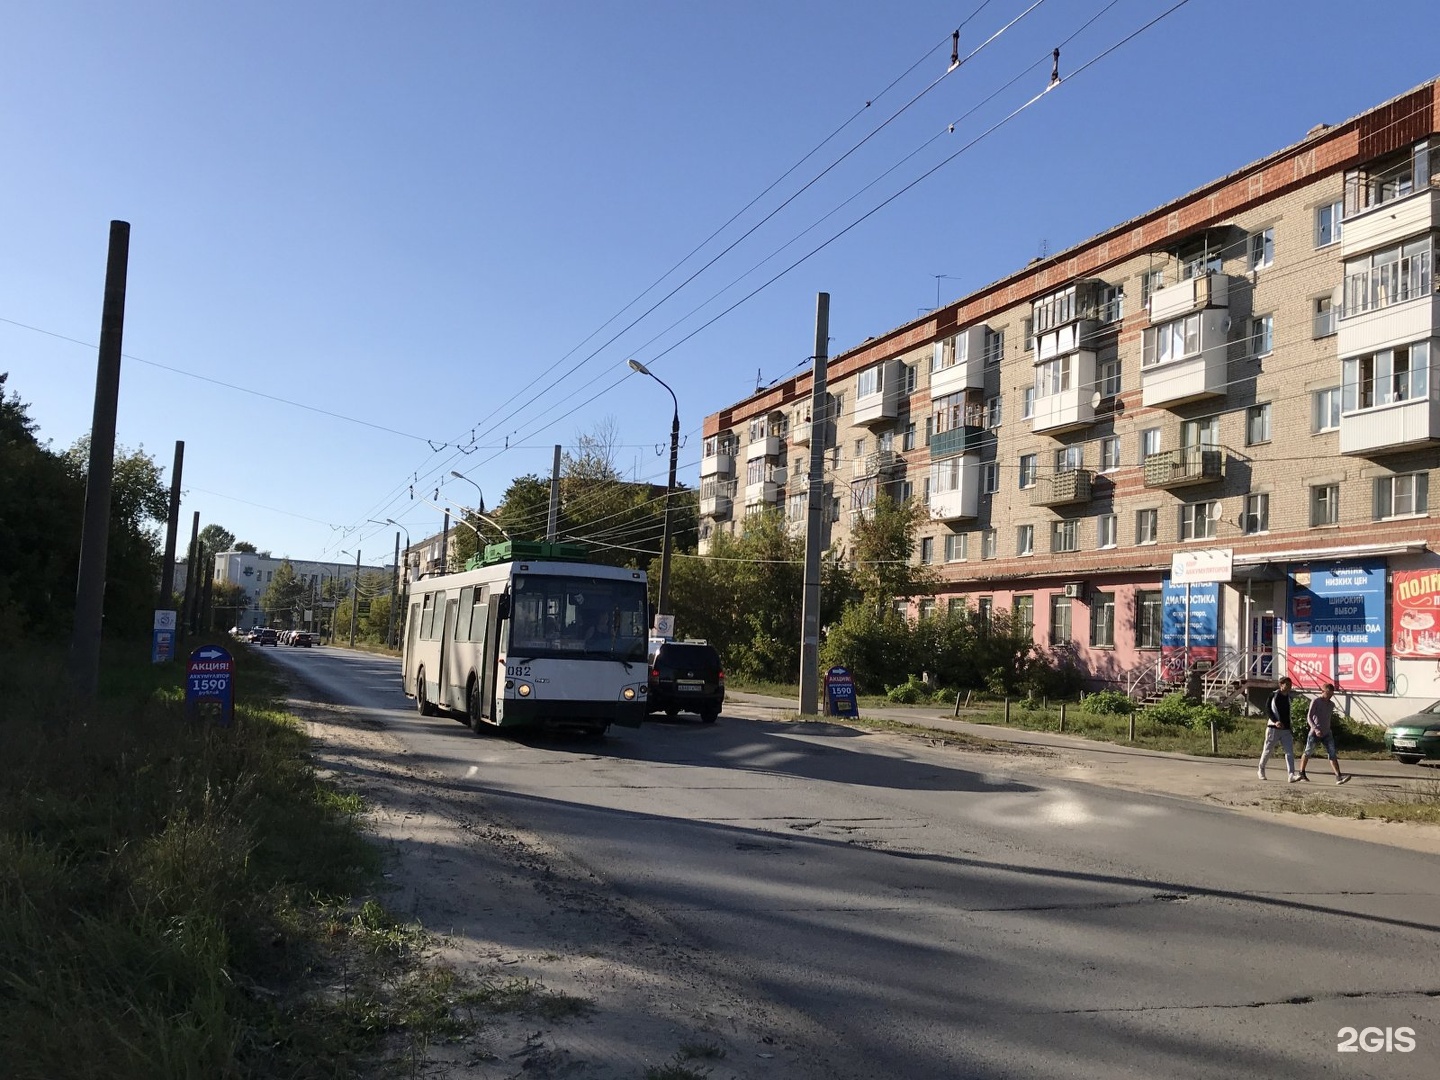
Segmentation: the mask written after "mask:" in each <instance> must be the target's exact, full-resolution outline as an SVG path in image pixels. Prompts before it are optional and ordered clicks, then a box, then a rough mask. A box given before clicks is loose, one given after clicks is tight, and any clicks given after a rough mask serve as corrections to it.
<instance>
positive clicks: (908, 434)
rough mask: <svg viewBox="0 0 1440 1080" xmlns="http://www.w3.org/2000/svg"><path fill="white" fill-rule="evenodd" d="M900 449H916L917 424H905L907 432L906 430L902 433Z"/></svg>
mask: <svg viewBox="0 0 1440 1080" xmlns="http://www.w3.org/2000/svg"><path fill="white" fill-rule="evenodd" d="M900 449H901V450H914V449H915V425H914V423H909V424H906V425H905V432H904V434H902V435H901V436H900Z"/></svg>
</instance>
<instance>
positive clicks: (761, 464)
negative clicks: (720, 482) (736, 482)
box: [745, 457, 773, 484]
mask: <svg viewBox="0 0 1440 1080" xmlns="http://www.w3.org/2000/svg"><path fill="white" fill-rule="evenodd" d="M772 468H773V466H772V465H771V464H770V462H769V461H768V460H767V459H765V458H763V457H757V458H751V459H750V460H749V461H747V462H746V463H745V483H746V484H763V483H764V482H765V481H766V480H769V479H770V470H771V469H772Z"/></svg>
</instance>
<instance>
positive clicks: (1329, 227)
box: [1315, 199, 1345, 248]
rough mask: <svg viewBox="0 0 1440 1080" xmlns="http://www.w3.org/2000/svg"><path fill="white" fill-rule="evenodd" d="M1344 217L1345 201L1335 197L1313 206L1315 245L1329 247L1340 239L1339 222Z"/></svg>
mask: <svg viewBox="0 0 1440 1080" xmlns="http://www.w3.org/2000/svg"><path fill="white" fill-rule="evenodd" d="M1344 217H1345V201H1344V200H1343V199H1336V200H1335V201H1334V202H1332V203H1327V204H1326V205H1325V206H1317V207H1316V208H1315V246H1316V247H1317V248H1321V247H1329V246H1330V245H1331V244H1333V243H1335V242H1336V241H1338V240H1339V239H1340V224H1341V221H1342V220H1343V219H1344Z"/></svg>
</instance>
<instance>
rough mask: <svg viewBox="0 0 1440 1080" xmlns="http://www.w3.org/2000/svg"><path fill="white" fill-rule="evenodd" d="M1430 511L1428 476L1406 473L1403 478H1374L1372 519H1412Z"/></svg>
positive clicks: (1425, 474)
mask: <svg viewBox="0 0 1440 1080" xmlns="http://www.w3.org/2000/svg"><path fill="white" fill-rule="evenodd" d="M1429 509H1430V474H1429V473H1423V472H1420V473H1406V474H1404V475H1403V476H1377V477H1376V478H1375V501H1374V517H1375V520H1376V521H1384V520H1385V519H1386V518H1398V517H1414V516H1415V515H1417V514H1425V513H1428V512H1429Z"/></svg>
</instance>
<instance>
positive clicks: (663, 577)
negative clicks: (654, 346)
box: [626, 360, 680, 615]
mask: <svg viewBox="0 0 1440 1080" xmlns="http://www.w3.org/2000/svg"><path fill="white" fill-rule="evenodd" d="M626 363H627V364H629V365H630V370H631V371H634V372H637V373H639V374H641V375H649V376H650V378H652V379H654V380H655V381H656V382H658V383H659V384H660V385H661V386H663V387H665V389H666V391H667V392H668V393H669V394H670V401H671V402H672V403H673V404H674V406H675V414H674V416H673V417H672V419H671V421H670V479H669V480H668V482H667V483H666V485H665V534H664V535H665V538H664V540H662V541H661V543H660V593H659V595H658V596H657V597H656V599H655V614H657V615H668V614H669V613H670V607H669V605H670V544H671V542H672V539H673V535H674V528H675V524H674V523H675V505H674V504H675V463H676V460H677V459H678V458H679V456H680V402H679V401H678V400H676V397H675V391H674V390H671V389H670V384H669V383H667V382H666V381H665V380H664V379H662V378H660V376H658V375H656V374H655V373H654V372H653V371H651V370H650V369H649V368H647V367H646V366H645V365H644V364H642V363H640V361H639V360H627V361H626Z"/></svg>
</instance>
